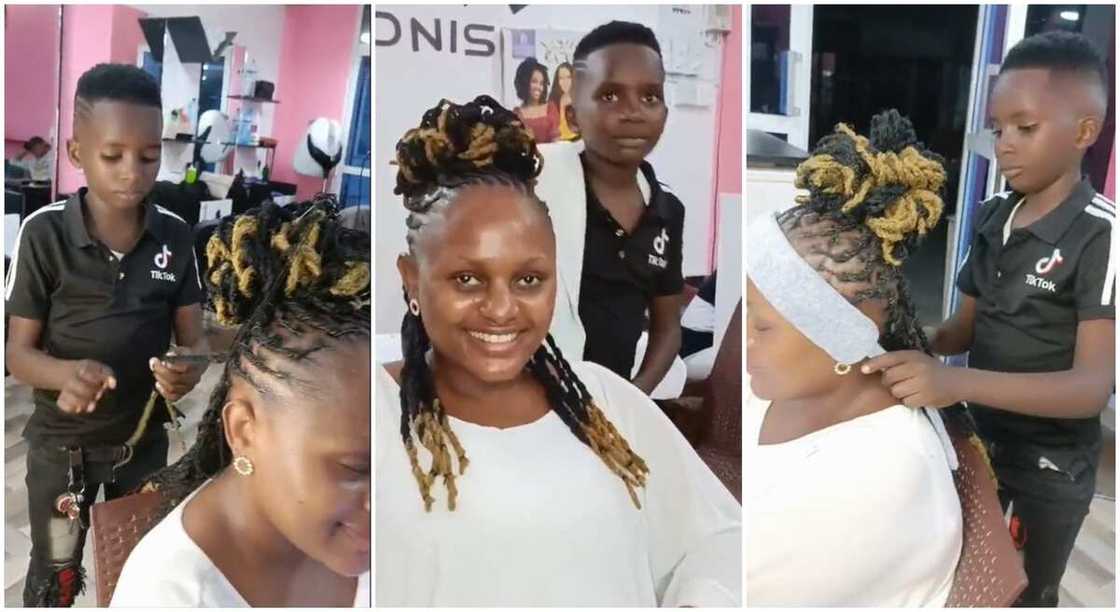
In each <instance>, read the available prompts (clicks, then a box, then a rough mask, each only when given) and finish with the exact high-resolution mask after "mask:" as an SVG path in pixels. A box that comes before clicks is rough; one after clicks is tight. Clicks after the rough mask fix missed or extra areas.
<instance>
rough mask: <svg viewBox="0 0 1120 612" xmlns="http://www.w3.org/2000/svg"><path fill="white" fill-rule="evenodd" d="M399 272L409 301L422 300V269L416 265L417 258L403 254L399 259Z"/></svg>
mask: <svg viewBox="0 0 1120 612" xmlns="http://www.w3.org/2000/svg"><path fill="white" fill-rule="evenodd" d="M397 271H398V272H400V274H401V283H403V284H404V290H405V293H407V294H408V299H410V300H419V299H420V269H419V266H418V265H417V263H416V256H414V255H410V254H407V253H406V254H403V255H400V256H399V257H397Z"/></svg>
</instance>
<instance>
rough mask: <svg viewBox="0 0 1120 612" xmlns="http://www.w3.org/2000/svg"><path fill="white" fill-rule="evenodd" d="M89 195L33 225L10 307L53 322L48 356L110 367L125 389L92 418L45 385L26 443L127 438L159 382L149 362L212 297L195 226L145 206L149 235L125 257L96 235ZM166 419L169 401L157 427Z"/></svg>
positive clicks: (50, 210) (46, 329)
mask: <svg viewBox="0 0 1120 612" xmlns="http://www.w3.org/2000/svg"><path fill="white" fill-rule="evenodd" d="M85 192H86V190H85V189H84V188H83V189H82V190H80V191H79V192H78V194H76V195H74V196H73V197H71V198H70V199H69V200H67V201H65V202H61V203H57V204H53V205H51V206H46V207H44V208H41V209H39V210H38V211H37V212H35V214H33V215H31V216H29V217H27V219H25V220H24V222H23V225H22V227H21V228H20V230H19V237H18V238H17V240H16V259H15V260H14V261H13V262H12V264H11V267H10V271H9V275H8V280H7V284H6V286H5V298H6V301H5V304H6V307H7V312H8V314H9V315H15V316H19V317H24V318H27V319H36V320H39V321H42V322H43V333H42V348H43V350H44V351H45V352H46V353H47V354H48V355H51V356H52V357H57V358H59V359H93V360H96V361H99V362H101V363H104V364H105V365H108V366H109V367H110V368H112V369H113V372H114V373H115V374H116V377H117V388H116V389H115V390H109V391H107V392H106V393H105V394H104V395H103V396H102V397H101V401H100V402H99V403H98V406H97V409H96V410H95V411H94V412H93V413H90V414H83V415H70V414H67V413H64V412H62V411H61V410H60V409H59V408H58V405H57V403H56V402H57V399H58V391H46V390H42V389H36V390H35V393H34V398H35V412H34V413H33V414H32V415H31V419H30V420H29V421H28V423H27V427H26V429H24V437H26V438H27V439H28V440H31V441H32V442H36V443H50V444H66V445H70V444H79V443H80V444H87V445H89V444H118V443H121V442H123V441H124V440H126V439H127V438H128V436H129V435H130V434H131V433H132V431H133V429H134V428H135V426H136V424H137V422H138V421H139V418H140V413H141V410H142V408H143V406H144V404H145V403H146V402H147V400H148V397H149V395H150V394H151V392H152V389H153V385H154V384H155V381H154V379H153V377H152V373H151V371H150V370H149V369H148V359H150V358H151V357H156V356H159V355H162V354H163V353H164V352H165V351H166V350H167V348H168V346H169V344H170V340H171V334H172V327H173V322H174V314H175V310H176V309H177V308H178V307H180V306H187V305H190V304H196V303H198V302H199V301H200V299H201V296H202V290H201V284H200V282H199V277H198V273H197V267H196V266H197V264H196V262H195V256H194V250H193V248H192V241H191V229H190V227H189V226H188V225H187V224H186V222H184V221H183V220H182V219H181V218H179V217H177V216H176V215H175V214H174V213H171V212H170V211H168V210H166V209H164V208H163V207H160V206H157V205H154V204H152V203H150V202H148V203H145V205H144V207H145V213H144V232H143V234H142V235H141V237H140V240H139V242H137V244H136V246H135V247H134V248H133V250H132V251H131V252H129V253H126V254H124V256H123V257H121V258H118V257H117V256H116V255H114V254H113V253H112V252H111V251H110V250H109V248H108V247H106V246H105V245H104V244H102V243H100V242H98V241H95V240H94V239H92V238H91V237H90V235H89V232H88V231H87V230H86V224H85V221H84V215H85V214H87V213H85V212H84V208H85V206H84V197H85ZM160 401H161V402H162V399H161V400H160ZM166 421H167V410H166V409H165V408H163V407H162V403H161V405H160V406H157V410H156V411H155V413H154V414H153V424H155V425H158V424H159V423H161V422H166Z"/></svg>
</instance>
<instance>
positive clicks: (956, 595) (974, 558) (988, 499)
mask: <svg viewBox="0 0 1120 612" xmlns="http://www.w3.org/2000/svg"><path fill="white" fill-rule="evenodd" d="M946 427H947V428H949V437H950V438H952V440H953V448H954V449H955V450H956V452H957V463H958V464H959V467H958V468H957V470H956V471H955V472H954V473H953V482H954V484H956V486H957V495H958V496H959V497H960V500H961V519H962V521H963V524H964V533H963V535H962V539H963V542H962V546H961V558H960V561H958V562H957V572H956V575H955V576H954V577H953V586H952V588H951V590H950V591H949V599H948V601H946V602H945V607H947V608H1007V607H1010V606H1011V604H1013V603H1015V600H1016V599H1017V598H1018V597H1019V594H1020V593H1022V592H1023V589H1025V588H1027V574H1026V572H1025V571H1024V570H1023V561H1022V559H1021V558H1020V556H1019V552H1018V551H1016V550H1015V545H1014V543H1013V542H1012V541H1011V533H1010V531H1009V530H1008V528H1007V525H1006V524H1005V523H1004V521H1003V510H1002V509H1001V508H1000V505H999V498H998V497H997V496H996V482H995V480H993V479H992V477H991V475H990V473H989V468H988V466H987V465H986V464H985V462H984V457H983V456H982V455H981V454H980V451H979V449H977V448H976V447H975V446H973V445H972V444H971V443H970V442H969V441H968V438H967V437H966V436H965V435H964V434H963V433H962V432H960V431H955V430H953V429H952V428H951V427H950V424H949V423H946Z"/></svg>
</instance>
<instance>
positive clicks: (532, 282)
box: [517, 274, 541, 287]
mask: <svg viewBox="0 0 1120 612" xmlns="http://www.w3.org/2000/svg"><path fill="white" fill-rule="evenodd" d="M517 282H518V284H520V285H521V286H523V287H535V286H537V285H539V284H541V277H539V276H537V275H536V274H526V275H525V276H522V277H521V278H519V279H517Z"/></svg>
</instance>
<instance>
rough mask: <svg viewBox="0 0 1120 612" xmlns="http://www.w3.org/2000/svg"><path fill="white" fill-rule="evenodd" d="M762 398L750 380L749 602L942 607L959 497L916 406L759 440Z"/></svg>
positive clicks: (952, 565) (957, 538) (957, 540)
mask: <svg viewBox="0 0 1120 612" xmlns="http://www.w3.org/2000/svg"><path fill="white" fill-rule="evenodd" d="M748 382H749V381H748ZM769 407H770V402H768V401H765V400H761V399H759V398H757V397H755V396H754V395H753V394H752V393H751V391H750V386H749V384H748V386H747V402H746V406H745V421H746V422H745V425H746V427H745V428H744V429H745V431H746V436H747V440H746V442H747V444H746V447H747V453H746V455H745V457H744V461H743V464H744V469H743V471H744V478H743V499H744V500H745V502H746V504H745V505H746V509H747V518H746V521H747V534H746V535H747V539H746V541H747V554H746V557H747V593H746V599H747V605H748V606H752V607H753V606H807V607H818V606H847V607H872V606H873V607H914V606H934V607H941V606H943V605H944V603H945V601H946V599H947V598H948V597H949V590H950V588H951V587H952V583H953V576H954V572H955V571H956V567H957V561H958V559H959V558H960V553H961V530H962V525H961V506H960V501H959V499H958V497H957V490H956V487H955V486H954V485H953V478H952V472H951V470H950V468H949V460H948V458H947V456H946V454H945V448H944V446H943V445H942V443H941V440H940V438H938V436H937V433H936V432H935V430H934V428H933V426H932V425H931V424H930V421H929V419H928V418H927V417H926V416H925V413H924V412H923V411H921V410H914V409H911V408H907V407H906V406H901V405H896V406H892V407H890V408H886V409H884V410H881V411H879V412H875V413H872V414H869V415H866V416H862V417H859V418H856V419H852V420H850V421H846V422H843V423H839V424H837V425H833V426H831V427H828V428H825V429H822V430H819V431H816V432H813V433H810V434H808V435H805V436H802V437H800V438H798V439H796V440H792V441H789V442H785V443H781V444H770V445H760V444H759V443H758V439H759V433H760V432H761V430H762V421H763V418H764V417H765V415H766V411H767V410H768V409H769Z"/></svg>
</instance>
